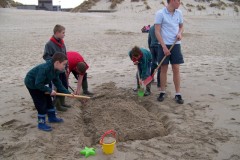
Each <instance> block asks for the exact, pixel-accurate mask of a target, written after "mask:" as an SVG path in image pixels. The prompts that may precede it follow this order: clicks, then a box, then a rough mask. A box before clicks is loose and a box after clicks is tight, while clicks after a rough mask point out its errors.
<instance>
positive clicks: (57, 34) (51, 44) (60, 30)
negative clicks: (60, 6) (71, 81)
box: [43, 24, 70, 111]
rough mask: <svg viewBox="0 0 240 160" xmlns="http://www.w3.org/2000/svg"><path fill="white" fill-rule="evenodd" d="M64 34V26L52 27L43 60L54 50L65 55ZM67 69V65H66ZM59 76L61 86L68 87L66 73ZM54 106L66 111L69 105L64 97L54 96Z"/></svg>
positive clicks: (49, 56)
mask: <svg viewBox="0 0 240 160" xmlns="http://www.w3.org/2000/svg"><path fill="white" fill-rule="evenodd" d="M64 36H65V27H64V26H62V25H59V24H57V25H55V27H54V28H53V36H52V37H51V38H50V40H49V41H48V42H47V43H46V45H45V49H44V54H43V59H44V60H46V61H47V60H50V59H52V56H53V55H54V53H56V52H62V53H63V54H65V55H67V53H66V46H65V44H64V41H63V38H64ZM66 69H67V66H66ZM59 78H60V80H61V82H62V84H63V86H64V87H65V88H66V89H68V84H67V77H66V73H64V72H63V73H60V75H59ZM54 106H55V107H56V109H57V110H58V111H66V110H67V108H69V107H70V106H69V105H66V104H65V97H60V96H56V97H55V100H54Z"/></svg>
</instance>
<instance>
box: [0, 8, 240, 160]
mask: <svg viewBox="0 0 240 160" xmlns="http://www.w3.org/2000/svg"><path fill="white" fill-rule="evenodd" d="M161 7H162V6H160V5H159V8H161ZM127 11H128V12H127ZM155 11H156V10H151V11H146V12H141V10H134V11H133V10H128V8H126V7H125V8H124V9H122V11H120V12H115V13H64V12H45V11H26V10H15V9H2V8H1V9H0V30H1V32H0V46H1V47H0V54H1V56H0V61H1V64H0V65H1V69H0V73H1V74H0V91H1V92H0V96H1V101H0V110H1V112H0V159H4V160H5V159H6V160H12V159H19V160H22V159H24V160H25V159H44V160H45V159H69V160H72V159H85V158H84V157H83V156H82V155H80V154H79V151H80V150H81V149H83V148H84V147H85V146H88V147H94V148H96V150H97V155H96V156H93V157H89V158H88V159H89V160H110V159H111V160H115V159H116V160H159V159H170V160H171V159H173V160H175V159H182V160H185V159H189V160H193V159H201V160H202V159H204V160H212V159H216V160H219V159H226V160H237V159H240V137H239V135H240V117H239V115H240V98H239V96H240V87H239V80H240V78H239V77H240V69H239V67H240V63H239V62H240V56H239V50H240V46H239V36H240V32H239V26H240V18H239V16H227V15H226V16H216V15H198V16H196V15H189V14H188V15H186V16H185V32H184V39H183V40H182V50H183V53H184V57H185V64H183V65H182V66H181V75H182V93H183V97H184V99H185V104H183V105H178V104H176V103H175V102H174V101H173V97H174V86H173V83H172V73H171V69H170V68H169V76H168V77H169V78H168V86H167V93H168V96H167V99H166V100H165V101H164V102H162V103H159V102H157V101H156V98H157V96H158V91H157V87H156V84H154V85H153V87H152V92H153V93H152V95H151V96H149V97H144V98H138V97H137V95H136V94H135V93H133V92H132V88H134V87H135V78H134V75H135V67H134V66H133V65H132V63H131V61H130V60H129V57H128V56H127V53H128V51H129V50H130V48H131V47H133V46H134V45H139V46H141V47H146V48H147V34H142V33H141V32H140V29H141V27H142V26H143V25H147V24H153V19H154V13H155ZM55 24H62V25H64V26H65V27H66V29H67V30H66V37H65V43H66V46H67V50H73V51H78V52H80V53H81V54H82V55H83V56H84V57H85V59H86V61H87V62H88V63H89V65H90V69H89V71H88V73H89V84H90V90H92V91H94V92H96V93H97V95H96V98H95V99H93V100H90V101H89V102H88V103H86V104H85V105H82V104H81V103H80V102H79V101H78V100H76V99H67V101H68V103H70V104H72V106H73V107H72V108H71V109H69V110H68V111H67V112H66V113H60V112H59V113H58V116H60V117H62V118H64V120H65V122H64V123H63V124H53V125H52V126H53V131H52V132H50V133H46V132H42V131H39V130H38V129H37V128H36V124H37V122H36V121H37V120H36V119H37V117H36V116H37V114H36V110H35V109H34V106H33V103H32V100H31V98H30V95H29V94H28V92H27V90H26V88H25V86H24V85H23V78H24V76H25V74H26V72H27V71H28V70H29V69H30V68H32V67H33V66H34V65H36V64H38V63H42V62H44V61H43V60H42V54H43V48H44V45H45V43H46V41H47V40H48V39H49V38H50V36H51V34H52V28H53V26H54V25H55ZM75 82H76V81H75V80H74V79H73V76H72V77H71V86H72V87H74V88H75V87H76V83H75ZM109 129H114V130H116V131H117V134H118V142H117V144H116V150H115V152H114V154H113V155H108V156H106V155H103V153H102V151H101V146H100V145H99V144H98V141H99V139H100V137H101V135H102V134H103V133H104V132H105V131H106V130H109Z"/></svg>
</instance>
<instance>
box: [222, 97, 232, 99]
mask: <svg viewBox="0 0 240 160" xmlns="http://www.w3.org/2000/svg"><path fill="white" fill-rule="evenodd" d="M221 99H224V100H231V99H233V98H228V97H223V98H221Z"/></svg>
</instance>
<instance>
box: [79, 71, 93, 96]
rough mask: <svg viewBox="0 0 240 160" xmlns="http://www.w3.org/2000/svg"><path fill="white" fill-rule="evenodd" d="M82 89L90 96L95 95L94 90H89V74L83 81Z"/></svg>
mask: <svg viewBox="0 0 240 160" xmlns="http://www.w3.org/2000/svg"><path fill="white" fill-rule="evenodd" d="M82 89H83V94H85V95H88V96H93V95H94V94H93V93H92V92H89V91H88V82H87V76H86V78H84V79H83V81H82Z"/></svg>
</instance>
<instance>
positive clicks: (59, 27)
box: [53, 24, 65, 34]
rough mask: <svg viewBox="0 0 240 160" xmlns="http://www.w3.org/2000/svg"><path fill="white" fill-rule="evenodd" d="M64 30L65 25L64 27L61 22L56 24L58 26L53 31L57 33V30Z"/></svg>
mask: <svg viewBox="0 0 240 160" xmlns="http://www.w3.org/2000/svg"><path fill="white" fill-rule="evenodd" d="M63 30H65V27H63V26H62V25H60V24H56V26H55V27H54V28H53V33H54V34H55V33H57V32H62V31H63Z"/></svg>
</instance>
